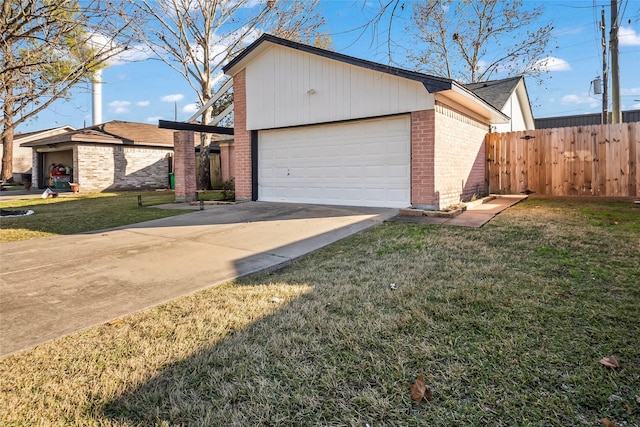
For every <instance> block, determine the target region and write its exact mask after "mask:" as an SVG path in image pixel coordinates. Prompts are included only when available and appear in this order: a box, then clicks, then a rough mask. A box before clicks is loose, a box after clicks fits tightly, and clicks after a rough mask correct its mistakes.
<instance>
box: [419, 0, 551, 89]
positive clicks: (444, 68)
mask: <svg viewBox="0 0 640 427" xmlns="http://www.w3.org/2000/svg"><path fill="white" fill-rule="evenodd" d="M542 13H543V8H542V6H538V7H533V8H529V7H525V6H524V4H523V1H521V0H511V1H505V0H421V1H420V2H416V3H414V4H413V16H412V20H413V23H414V25H415V26H414V27H412V28H410V29H413V30H416V33H417V34H416V37H417V39H418V40H419V41H420V42H422V43H423V45H422V46H421V47H420V49H419V50H415V51H414V52H413V53H412V55H411V58H412V59H413V60H414V61H415V62H416V63H417V64H418V65H419V68H420V69H421V70H422V71H424V72H426V73H429V74H434V75H438V76H445V77H448V78H452V79H456V80H460V81H463V82H466V83H474V82H478V81H484V80H489V79H490V78H491V77H492V76H493V75H494V74H496V73H498V72H502V73H505V74H508V75H510V76H514V75H519V74H528V75H532V76H535V77H538V78H539V77H540V75H541V73H543V72H544V71H545V69H546V68H545V66H546V58H547V55H548V51H547V49H548V48H547V46H548V44H549V41H550V39H551V31H552V30H553V26H552V24H551V23H543V24H538V21H539V20H540V17H541V16H542Z"/></svg>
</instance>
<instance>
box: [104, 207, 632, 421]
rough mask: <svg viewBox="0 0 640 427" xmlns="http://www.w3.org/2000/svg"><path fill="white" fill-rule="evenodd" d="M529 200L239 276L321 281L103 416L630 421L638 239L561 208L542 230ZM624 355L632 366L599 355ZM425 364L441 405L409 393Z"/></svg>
mask: <svg viewBox="0 0 640 427" xmlns="http://www.w3.org/2000/svg"><path fill="white" fill-rule="evenodd" d="M531 207H532V205H528V206H527V207H526V208H527V209H525V208H524V207H520V208H519V210H520V212H521V213H522V214H523V219H521V220H519V221H520V222H518V221H512V220H511V219H510V216H509V215H505V216H504V217H502V218H500V219H499V220H497V221H495V223H492V224H490V225H489V226H488V227H486V228H484V229H481V230H466V229H465V230H463V229H453V228H442V227H437V226H420V225H413V224H409V225H407V224H396V223H393V224H392V223H387V224H385V225H384V226H382V227H378V228H376V229H373V230H371V231H369V232H367V233H364V234H360V235H356V236H354V237H352V238H350V239H348V240H346V241H341V242H339V243H338V244H336V245H332V246H330V247H328V248H325V249H323V250H321V251H319V252H317V253H316V254H314V255H312V256H310V257H308V258H305V259H302V260H300V261H299V262H297V263H296V264H294V265H291V266H289V267H287V268H285V269H283V270H281V271H278V272H275V273H272V274H264V275H260V276H256V277H253V278H248V279H245V280H242V281H240V282H238V283H237V284H235V285H234V286H237V287H243V286H246V287H252V286H264V285H267V284H269V283H274V282H275V283H281V284H283V286H301V285H302V286H309V290H310V292H307V293H303V294H301V295H299V296H298V297H297V298H294V299H292V300H291V301H290V302H289V303H288V304H286V305H284V306H282V307H280V308H279V309H278V310H277V311H274V312H273V313H271V314H269V315H267V316H265V317H262V318H259V319H256V320H255V322H253V323H251V324H248V325H247V326H246V327H244V328H241V329H237V330H231V331H230V332H229V334H228V335H227V336H225V337H224V338H222V339H221V340H219V341H217V342H216V343H215V344H214V345H212V346H210V347H206V348H204V349H201V350H199V351H196V352H195V353H194V354H193V355H192V356H190V357H188V358H186V359H183V360H180V361H178V362H176V363H172V364H170V365H168V366H166V367H165V368H164V369H162V370H161V371H160V372H159V373H158V374H157V375H156V376H154V377H153V378H151V379H150V380H148V381H147V382H146V383H145V384H144V385H142V386H141V387H138V388H134V389H131V390H129V391H127V392H126V393H125V394H123V395H121V396H120V397H119V398H117V399H115V400H113V401H111V402H109V403H108V404H106V405H105V406H104V407H102V408H100V413H101V414H103V415H104V416H105V417H107V418H108V419H110V420H112V421H116V422H122V423H131V424H137V425H154V424H161V423H166V424H167V425H365V424H369V425H522V424H532V425H576V424H581V423H582V424H597V423H598V420H599V419H600V418H601V417H608V418H610V419H614V420H617V421H618V422H626V423H630V425H633V423H634V422H637V421H638V417H637V414H638V411H640V405H639V404H638V403H637V402H636V401H634V399H635V397H634V396H636V395H638V394H640V388H639V386H638V384H640V354H638V353H637V338H636V334H635V332H637V326H638V324H637V319H638V315H640V311H639V310H640V308H639V307H638V305H637V300H638V299H640V294H639V293H638V292H640V291H639V290H638V288H637V286H636V285H637V280H640V270H638V267H637V263H634V262H633V261H631V260H630V259H629V258H628V255H633V257H637V256H640V253H639V252H638V250H639V248H638V247H636V246H634V245H633V241H632V240H633V239H627V240H624V239H622V238H620V239H619V238H617V237H612V236H610V235H609V234H608V230H606V229H605V230H602V229H600V230H598V229H596V228H594V227H593V226H583V225H581V221H582V220H579V221H576V222H575V223H574V224H573V225H571V226H567V225H566V223H565V224H562V222H563V220H562V216H557V217H556V216H554V215H553V213H551V214H550V215H549V216H548V218H545V219H547V220H548V221H549V227H548V228H546V229H541V228H540V215H541V214H544V213H545V212H535V211H531ZM556 220H557V221H558V223H559V224H561V226H562V227H567V228H565V229H564V231H561V230H562V228H557V229H556V228H555V225H554V221H556ZM569 222H570V221H569ZM559 227H560V226H559ZM556 231H557V232H556ZM607 236H610V240H609V241H606V243H604V242H603V241H602V240H603V239H604V240H606V238H607ZM594 238H595V239H597V240H598V241H592V240H591V239H594ZM620 251H623V252H624V253H626V255H622V254H621V252H620ZM596 255H598V257H596ZM391 283H393V284H394V285H395V286H394V287H395V288H396V290H394V289H392V288H391V287H390V284H391ZM634 331H635V332H634ZM613 353H615V354H616V355H617V356H618V357H619V359H622V360H624V363H625V367H624V369H621V370H619V371H611V370H607V369H606V368H604V367H602V366H600V365H599V364H598V362H597V361H598V359H599V358H600V357H603V356H605V355H608V354H613ZM417 375H425V377H426V380H427V383H428V384H429V386H430V387H431V388H432V390H433V392H434V399H433V401H432V402H430V403H423V404H415V403H413V402H411V399H410V397H409V385H410V384H411V383H412V382H413V381H414V380H415V377H416V376H417ZM612 396H615V397H612ZM625 405H626V406H625ZM627 408H629V409H627Z"/></svg>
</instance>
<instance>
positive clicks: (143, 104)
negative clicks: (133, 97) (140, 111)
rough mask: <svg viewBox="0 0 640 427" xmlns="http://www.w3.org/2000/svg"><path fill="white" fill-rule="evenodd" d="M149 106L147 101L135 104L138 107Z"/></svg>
mask: <svg viewBox="0 0 640 427" xmlns="http://www.w3.org/2000/svg"><path fill="white" fill-rule="evenodd" d="M149 104H151V103H150V102H149V101H138V102H136V105H137V106H138V107H148V106H149Z"/></svg>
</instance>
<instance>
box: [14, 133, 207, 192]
mask: <svg viewBox="0 0 640 427" xmlns="http://www.w3.org/2000/svg"><path fill="white" fill-rule="evenodd" d="M197 144H199V139H197V138H196V142H195V143H194V145H197ZM22 147H29V148H31V149H32V162H33V178H32V179H33V184H34V187H36V188H45V187H48V186H56V187H58V186H59V187H61V188H65V187H66V185H65V184H64V183H65V182H68V181H71V182H76V183H78V184H80V188H81V191H83V192H100V191H111V190H135V189H158V188H168V187H169V186H170V179H169V174H170V173H171V172H172V158H173V151H174V150H173V147H174V132H173V131H172V130H168V129H160V128H158V126H157V125H151V124H144V123H132V122H124V121H111V122H107V123H103V124H100V125H95V126H90V127H87V128H84V129H78V130H74V131H71V132H66V133H64V134H59V135H55V136H51V137H47V138H42V139H38V140H36V141H32V142H28V143H24V144H22ZM192 150H194V148H192ZM193 152H194V151H193ZM194 155H195V152H194ZM52 164H54V165H63V166H64V167H66V168H68V170H67V172H68V173H65V174H64V175H62V176H55V177H51V176H50V169H51V165H52ZM58 180H60V181H62V183H59V182H58ZM52 181H55V182H52Z"/></svg>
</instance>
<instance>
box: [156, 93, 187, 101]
mask: <svg viewBox="0 0 640 427" xmlns="http://www.w3.org/2000/svg"><path fill="white" fill-rule="evenodd" d="M183 99H184V95H183V94H181V93H176V94H173V95H165V96H163V97H162V98H160V100H161V101H162V102H180V101H182V100H183Z"/></svg>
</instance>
